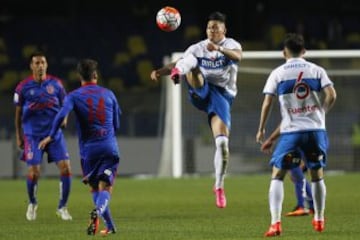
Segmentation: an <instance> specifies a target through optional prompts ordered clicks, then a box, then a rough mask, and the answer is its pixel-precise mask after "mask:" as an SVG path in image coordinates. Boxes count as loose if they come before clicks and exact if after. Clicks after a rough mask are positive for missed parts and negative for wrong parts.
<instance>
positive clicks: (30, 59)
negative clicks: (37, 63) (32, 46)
mask: <svg viewBox="0 0 360 240" xmlns="http://www.w3.org/2000/svg"><path fill="white" fill-rule="evenodd" d="M33 57H45V58H46V54H45V53H44V52H43V51H35V52H33V53H32V54H31V55H30V57H29V62H30V63H31V62H32V60H33Z"/></svg>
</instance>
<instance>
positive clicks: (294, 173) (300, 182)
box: [291, 167, 304, 207]
mask: <svg viewBox="0 0 360 240" xmlns="http://www.w3.org/2000/svg"><path fill="white" fill-rule="evenodd" d="M291 180H292V181H293V182H294V184H295V196H296V201H297V203H296V206H297V207H304V196H303V187H304V173H303V171H302V169H301V168H300V167H297V168H293V169H291Z"/></svg>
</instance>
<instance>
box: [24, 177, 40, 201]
mask: <svg viewBox="0 0 360 240" xmlns="http://www.w3.org/2000/svg"><path fill="white" fill-rule="evenodd" d="M37 183H38V181H37V179H33V178H31V177H29V176H28V177H27V178H26V187H27V192H28V196H29V201H30V203H32V204H37V200H36V191H37Z"/></svg>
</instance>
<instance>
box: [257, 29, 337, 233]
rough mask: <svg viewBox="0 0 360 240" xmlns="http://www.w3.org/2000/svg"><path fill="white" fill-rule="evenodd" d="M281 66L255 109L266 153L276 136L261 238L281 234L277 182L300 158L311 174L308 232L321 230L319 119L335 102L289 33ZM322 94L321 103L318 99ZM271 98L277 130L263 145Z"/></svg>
mask: <svg viewBox="0 0 360 240" xmlns="http://www.w3.org/2000/svg"><path fill="white" fill-rule="evenodd" d="M283 53H284V57H285V59H286V62H285V63H284V64H282V65H280V66H279V67H277V68H276V69H274V70H273V71H272V72H271V74H270V76H269V77H268V79H267V81H266V84H265V86H264V89H263V93H264V95H265V97H264V101H263V104H262V109H261V116H260V121H259V128H258V132H257V134H256V141H257V142H258V143H262V146H261V149H262V151H264V152H268V151H269V149H270V148H271V147H272V145H273V144H274V140H275V139H277V138H278V137H279V140H278V143H277V145H276V147H275V150H274V152H273V154H272V157H271V160H270V165H271V166H272V180H271V183H270V188H269V205H270V213H271V225H270V228H269V230H268V231H267V232H266V233H265V236H266V237H272V236H277V235H280V234H281V231H282V229H281V210H282V203H283V198H284V186H283V179H284V177H285V174H286V172H287V171H288V169H291V168H294V167H297V166H298V165H299V164H300V162H301V159H302V156H304V161H305V163H306V166H307V167H308V168H309V170H310V175H311V191H312V197H313V202H314V218H313V220H312V224H313V227H314V230H316V231H319V232H322V231H323V230H324V228H325V218H324V211H325V199H326V186H325V182H324V179H323V178H324V173H323V168H324V167H325V166H326V160H327V150H328V138H327V132H326V127H325V115H326V114H327V113H328V111H329V110H330V109H331V107H332V106H333V105H334V103H335V101H336V91H335V88H334V86H333V82H332V81H331V80H330V79H329V77H328V75H327V73H326V71H325V70H324V69H323V68H322V67H320V66H318V65H316V64H314V63H311V62H309V61H307V60H305V59H304V58H303V56H304V54H305V45H304V39H303V37H302V36H301V35H298V34H294V33H289V34H287V35H286V38H285V41H284V50H283ZM321 93H323V94H324V98H322V97H321V95H320V94H321ZM275 96H277V97H278V99H279V103H280V112H281V116H282V121H281V124H280V126H279V127H278V128H277V129H276V130H275V131H274V132H273V133H272V134H271V135H270V137H269V138H268V139H267V140H266V141H265V142H263V141H264V137H265V127H266V122H267V119H268V117H269V115H270V110H271V106H272V103H273V100H274V98H275Z"/></svg>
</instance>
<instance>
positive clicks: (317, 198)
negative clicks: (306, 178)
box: [311, 179, 326, 220]
mask: <svg viewBox="0 0 360 240" xmlns="http://www.w3.org/2000/svg"><path fill="white" fill-rule="evenodd" d="M311 192H312V197H313V201H314V219H315V220H324V212H325V199H326V186H325V182H324V179H321V180H320V181H316V182H311Z"/></svg>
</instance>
